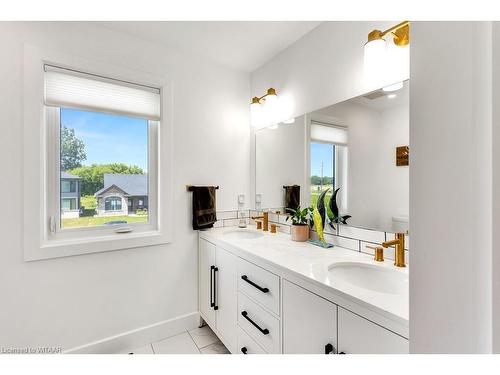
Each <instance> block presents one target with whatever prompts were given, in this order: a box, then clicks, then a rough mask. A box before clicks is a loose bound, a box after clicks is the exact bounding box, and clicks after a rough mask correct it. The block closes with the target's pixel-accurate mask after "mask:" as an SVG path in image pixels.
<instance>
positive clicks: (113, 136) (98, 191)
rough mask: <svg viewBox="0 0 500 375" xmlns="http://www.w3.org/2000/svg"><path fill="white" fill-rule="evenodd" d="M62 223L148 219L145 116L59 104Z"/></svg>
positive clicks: (85, 224) (75, 224)
mask: <svg viewBox="0 0 500 375" xmlns="http://www.w3.org/2000/svg"><path fill="white" fill-rule="evenodd" d="M60 118H61V124H60V126H61V128H60V134H61V139H60V149H61V154H60V170H61V184H60V191H61V196H60V199H61V200H60V202H61V216H60V219H61V220H60V225H61V228H75V227H93V226H100V225H112V224H124V223H135V222H142V223H147V222H148V175H147V173H148V123H149V122H148V120H146V119H140V118H132V117H126V116H122V115H113V114H106V113H100V112H90V111H82V110H76V109H68V108H61V112H60Z"/></svg>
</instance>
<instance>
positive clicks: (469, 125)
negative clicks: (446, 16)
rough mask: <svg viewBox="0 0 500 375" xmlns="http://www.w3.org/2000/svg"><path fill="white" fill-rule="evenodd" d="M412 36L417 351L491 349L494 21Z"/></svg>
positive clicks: (432, 26) (425, 26) (433, 27)
mask: <svg viewBox="0 0 500 375" xmlns="http://www.w3.org/2000/svg"><path fill="white" fill-rule="evenodd" d="M457 35H460V38H457ZM437 36H438V37H437ZM411 43H412V50H411V84H410V98H411V100H410V139H411V154H410V158H411V162H410V165H411V167H410V214H411V218H410V233H411V241H412V243H411V248H412V254H411V263H410V350H411V352H413V353H443V352H445V353H485V352H490V351H491V339H492V334H491V319H492V316H491V308H492V305H491V267H492V264H491V260H492V258H491V246H492V243H491V235H492V228H491V215H492V211H491V204H492V200H491V182H492V181H491V167H492V165H491V88H492V86H491V68H492V67H491V23H489V22H447V23H436V22H414V23H412V41H411ZM496 298H498V296H497V297H496Z"/></svg>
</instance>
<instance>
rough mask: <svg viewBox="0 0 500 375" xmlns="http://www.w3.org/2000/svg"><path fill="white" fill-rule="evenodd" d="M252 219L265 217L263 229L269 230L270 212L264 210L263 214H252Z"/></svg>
mask: <svg viewBox="0 0 500 375" xmlns="http://www.w3.org/2000/svg"><path fill="white" fill-rule="evenodd" d="M252 219H253V220H256V219H263V221H264V222H263V226H262V230H263V231H264V232H267V231H268V230H269V212H267V211H264V212H263V213H262V216H252Z"/></svg>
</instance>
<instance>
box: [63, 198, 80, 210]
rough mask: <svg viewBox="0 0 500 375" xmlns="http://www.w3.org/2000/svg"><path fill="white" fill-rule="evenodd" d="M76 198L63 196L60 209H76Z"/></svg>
mask: <svg viewBox="0 0 500 375" xmlns="http://www.w3.org/2000/svg"><path fill="white" fill-rule="evenodd" d="M76 209H77V207H76V198H63V199H61V210H62V211H73V210H76Z"/></svg>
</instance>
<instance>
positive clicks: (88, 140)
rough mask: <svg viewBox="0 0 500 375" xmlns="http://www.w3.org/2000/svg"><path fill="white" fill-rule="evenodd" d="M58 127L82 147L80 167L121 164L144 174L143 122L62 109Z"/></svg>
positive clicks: (145, 126) (145, 123) (145, 124)
mask: <svg viewBox="0 0 500 375" xmlns="http://www.w3.org/2000/svg"><path fill="white" fill-rule="evenodd" d="M61 124H62V125H64V126H66V127H68V128H73V129H75V134H76V136H77V137H78V138H80V139H81V140H82V141H83V142H84V143H85V152H86V153H87V160H85V161H84V162H83V163H82V164H83V165H90V164H93V163H96V164H105V163H125V164H127V165H137V166H139V167H141V168H142V169H143V170H144V171H145V172H146V171H147V162H148V121H147V120H142V119H137V118H131V117H124V116H117V115H111V114H105V113H98V112H87V111H80V110H76V109H68V108H62V109H61Z"/></svg>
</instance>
